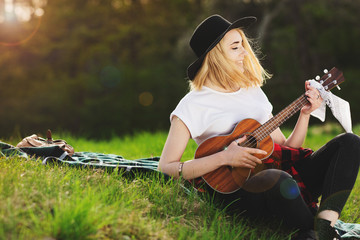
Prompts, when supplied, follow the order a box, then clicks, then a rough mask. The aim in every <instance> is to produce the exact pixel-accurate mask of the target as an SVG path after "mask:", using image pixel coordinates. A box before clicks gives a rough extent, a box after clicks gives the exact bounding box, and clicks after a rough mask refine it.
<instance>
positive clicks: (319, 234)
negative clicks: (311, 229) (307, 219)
mask: <svg viewBox="0 0 360 240" xmlns="http://www.w3.org/2000/svg"><path fill="white" fill-rule="evenodd" d="M330 223H331V222H330V221H328V220H325V219H322V218H317V219H316V220H315V234H316V239H318V240H341V239H342V238H341V237H340V235H339V234H338V232H337V231H336V229H335V228H334V227H332V226H331V225H330Z"/></svg>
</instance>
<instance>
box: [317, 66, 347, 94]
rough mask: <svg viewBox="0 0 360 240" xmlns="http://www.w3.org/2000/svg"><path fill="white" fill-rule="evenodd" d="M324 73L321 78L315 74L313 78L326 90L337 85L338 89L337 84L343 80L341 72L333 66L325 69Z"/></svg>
mask: <svg viewBox="0 0 360 240" xmlns="http://www.w3.org/2000/svg"><path fill="white" fill-rule="evenodd" d="M324 73H325V74H324V75H323V76H322V77H321V78H320V77H319V76H316V78H315V80H316V81H318V82H319V83H320V84H321V85H323V87H324V89H325V90H326V91H329V90H331V89H333V88H334V87H337V88H338V89H339V90H340V87H339V84H341V83H343V82H344V81H345V78H344V75H343V73H342V72H341V71H340V70H339V69H337V68H335V67H333V68H332V69H331V70H330V71H328V70H327V69H325V70H324Z"/></svg>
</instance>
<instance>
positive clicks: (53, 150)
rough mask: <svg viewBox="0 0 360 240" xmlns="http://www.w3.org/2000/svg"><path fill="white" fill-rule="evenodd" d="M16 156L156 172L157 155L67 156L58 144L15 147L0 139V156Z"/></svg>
mask: <svg viewBox="0 0 360 240" xmlns="http://www.w3.org/2000/svg"><path fill="white" fill-rule="evenodd" d="M1 156H3V157H10V156H18V157H22V158H26V159H30V158H36V159H41V160H42V163H43V164H51V163H58V164H66V165H70V166H76V167H92V168H103V169H111V170H114V169H118V170H124V171H125V173H130V172H131V173H133V172H139V171H141V172H149V171H151V172H158V170H157V167H158V164H159V157H149V158H141V159H134V160H128V159H125V158H124V157H122V156H120V155H115V154H103V153H95V152H75V153H74V154H73V155H72V156H69V155H68V154H67V153H66V152H65V151H63V150H62V149H61V148H60V147H59V146H51V147H29V148H17V147H14V146H12V145H10V144H7V143H4V142H1V141H0V157H1Z"/></svg>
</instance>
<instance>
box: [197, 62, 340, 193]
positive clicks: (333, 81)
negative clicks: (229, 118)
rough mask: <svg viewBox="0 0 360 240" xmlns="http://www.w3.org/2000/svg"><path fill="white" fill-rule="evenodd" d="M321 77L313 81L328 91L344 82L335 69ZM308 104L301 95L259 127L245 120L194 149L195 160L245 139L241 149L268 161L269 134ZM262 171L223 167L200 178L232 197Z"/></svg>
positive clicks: (251, 120) (216, 189) (258, 124)
mask: <svg viewBox="0 0 360 240" xmlns="http://www.w3.org/2000/svg"><path fill="white" fill-rule="evenodd" d="M324 73H325V74H324V75H323V76H322V77H321V78H320V77H319V76H317V77H316V80H317V81H318V82H319V83H320V84H322V86H323V87H324V89H325V90H327V91H329V90H331V89H332V88H334V87H335V86H337V87H338V85H339V84H340V83H342V82H344V81H345V79H344V76H343V73H342V72H341V71H339V70H338V69H336V68H332V69H331V70H330V71H327V70H324ZM307 103H309V101H308V100H307V97H306V96H305V94H303V95H301V96H300V97H299V98H297V99H296V100H295V101H293V102H292V103H291V104H290V105H289V106H287V107H286V108H285V109H283V110H282V111H281V112H279V113H278V114H276V115H275V116H274V117H272V118H271V119H269V120H268V121H267V122H266V123H264V124H263V125H261V124H260V123H259V122H257V121H256V120H254V119H244V120H242V121H241V122H239V123H238V124H237V125H236V126H235V128H234V130H233V131H232V132H231V133H230V134H228V135H220V136H216V137H212V138H209V139H207V140H205V141H204V142H203V143H202V144H200V146H199V147H198V148H197V149H196V152H195V159H196V158H201V157H205V156H209V155H211V154H214V153H217V152H220V151H222V150H224V149H226V148H227V146H229V145H230V143H231V142H233V141H234V140H236V139H238V138H241V137H242V136H244V135H245V136H246V140H245V141H244V142H242V143H240V144H239V145H240V146H242V147H252V148H259V149H261V150H264V151H266V152H267V155H266V156H264V155H261V154H254V156H255V157H257V158H259V159H260V160H264V159H267V158H268V157H269V156H270V155H271V154H272V152H273V150H274V142H273V140H272V138H271V136H270V134H271V133H272V132H273V131H274V130H275V129H277V128H278V127H279V126H280V125H282V124H283V123H284V122H285V121H286V120H287V119H289V118H290V117H291V116H293V115H294V114H295V113H296V112H297V111H299V110H300V109H301V108H302V107H303V106H305V105H306V104H307ZM259 171H261V169H260V170H257V167H256V168H255V169H253V170H251V169H250V168H245V167H231V166H222V167H220V168H218V169H216V170H214V171H212V172H209V173H207V174H205V175H203V176H202V178H203V180H204V181H205V182H206V183H207V184H208V185H209V186H210V187H211V188H213V189H214V190H215V191H217V192H220V193H225V194H226V193H232V192H235V191H237V190H238V189H240V188H241V187H242V186H243V184H244V183H245V182H246V181H247V180H248V179H249V178H250V177H251V176H252V175H253V174H254V173H257V172H259Z"/></svg>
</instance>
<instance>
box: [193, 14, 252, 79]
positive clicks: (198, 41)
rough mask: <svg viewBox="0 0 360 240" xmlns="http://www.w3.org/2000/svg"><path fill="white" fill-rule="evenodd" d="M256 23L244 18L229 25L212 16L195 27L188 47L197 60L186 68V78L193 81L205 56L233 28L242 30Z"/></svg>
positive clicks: (217, 16)
mask: <svg viewBox="0 0 360 240" xmlns="http://www.w3.org/2000/svg"><path fill="white" fill-rule="evenodd" d="M255 21H256V17H244V18H240V19H238V20H236V21H235V22H233V23H231V22H229V21H228V20H226V19H225V18H223V17H222V16H220V15H212V16H210V17H208V18H206V19H205V20H204V21H203V22H201V23H200V24H199V26H197V28H196V29H195V31H194V33H193V35H192V36H191V39H190V47H191V48H192V50H193V51H194V53H195V54H196V56H197V57H198V59H197V60H196V61H195V62H193V63H192V64H190V66H189V67H188V68H187V76H188V78H189V79H190V80H193V79H194V77H195V75H196V73H197V72H198V70H199V69H200V67H201V65H202V62H203V61H204V58H205V56H206V54H207V53H208V52H209V51H210V50H211V49H213V48H214V47H215V46H216V44H217V43H218V42H220V40H221V39H222V38H223V37H224V36H225V34H226V33H227V32H228V31H230V30H231V29H234V28H244V27H247V26H249V25H250V24H252V23H253V22H255Z"/></svg>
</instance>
